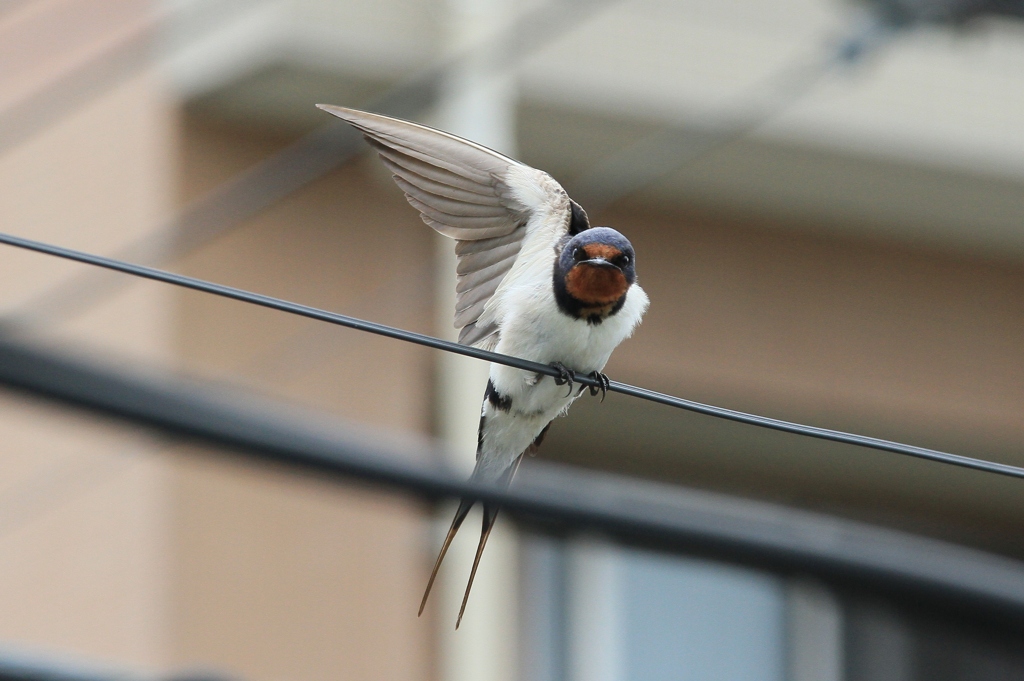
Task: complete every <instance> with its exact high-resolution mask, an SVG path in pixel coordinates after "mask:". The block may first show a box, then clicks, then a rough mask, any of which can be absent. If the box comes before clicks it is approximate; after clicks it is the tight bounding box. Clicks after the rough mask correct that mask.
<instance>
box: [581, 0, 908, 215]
mask: <svg viewBox="0 0 1024 681" xmlns="http://www.w3.org/2000/svg"><path fill="white" fill-rule="evenodd" d="M895 32H896V27H895V26H893V25H891V24H890V23H888V22H887V21H886V18H885V17H884V16H882V15H881V14H877V13H874V14H870V15H868V16H867V17H865V18H864V20H863V21H860V22H856V23H855V24H854V25H853V26H852V28H851V29H850V30H848V32H847V34H846V37H844V38H842V39H841V40H838V41H835V42H834V43H833V44H829V45H826V47H825V50H824V53H823V54H822V55H820V56H818V57H817V58H815V59H812V60H808V59H807V58H806V57H801V58H800V59H798V60H796V62H794V63H792V64H789V65H788V66H786V67H785V68H783V69H782V70H780V71H778V72H776V73H773V74H771V75H770V76H769V77H768V78H767V79H765V80H764V81H763V82H762V83H761V84H759V85H757V86H755V87H752V88H750V90H751V93H752V95H753V97H752V99H754V98H757V99H761V100H762V102H761V104H760V105H757V104H755V103H753V102H751V103H748V104H746V106H745V108H746V111H743V112H740V113H739V114H738V115H734V116H732V117H731V118H732V121H731V122H727V123H724V124H716V125H714V126H713V127H711V126H706V127H697V128H696V129H691V128H690V127H684V128H678V127H668V128H663V129H661V130H657V131H655V132H653V133H650V134H648V135H646V136H644V137H642V138H640V139H639V140H637V141H635V142H633V143H632V144H630V145H628V146H626V147H625V148H624V149H621V150H619V151H617V152H615V153H613V154H611V155H610V156H608V157H607V158H605V159H604V160H602V161H601V162H599V163H598V164H597V165H595V166H594V167H593V168H591V169H590V170H588V171H587V172H586V173H584V174H583V175H582V176H581V177H579V178H577V179H576V180H575V181H573V182H572V183H571V187H570V190H571V191H570V193H571V194H572V195H573V196H574V197H576V200H577V201H579V203H580V204H581V205H584V206H586V207H587V209H588V210H590V211H594V212H596V211H598V210H601V209H603V208H606V207H607V206H609V205H611V204H613V203H615V201H617V200H619V199H621V198H623V197H625V196H628V195H630V194H632V193H634V192H636V191H639V190H640V189H643V188H644V187H647V186H649V185H651V184H654V183H655V182H657V181H659V180H662V179H664V178H666V177H668V176H669V175H671V174H672V173H674V172H676V171H679V170H682V169H683V168H686V167H688V166H690V165H692V164H694V163H696V162H697V161H700V160H701V159H704V158H706V157H707V156H708V155H710V154H711V153H713V152H716V151H719V150H720V149H722V148H724V147H727V146H729V145H731V144H733V143H735V142H737V141H739V140H741V139H744V138H746V137H747V136H749V135H750V134H752V133H754V132H756V131H757V130H758V129H760V128H761V127H763V126H765V125H767V124H768V123H770V122H771V121H773V120H775V119H776V118H778V117H779V116H780V115H782V114H783V113H785V112H786V111H788V110H789V109H790V108H791V107H793V106H794V105H795V104H797V103H798V102H799V101H800V100H802V99H803V98H804V97H806V96H807V95H809V94H810V93H811V92H813V91H814V90H815V88H816V87H817V86H818V85H819V84H820V83H821V82H822V81H823V80H824V79H825V78H826V77H827V76H828V75H830V74H831V73H833V72H834V71H835V70H836V69H838V68H839V67H848V66H851V65H852V64H854V63H855V62H858V61H861V60H862V59H863V58H864V57H865V56H867V55H868V54H870V53H872V52H874V51H876V50H877V49H879V48H880V47H881V46H882V45H884V44H885V43H886V42H887V41H888V40H889V39H890V38H892V36H893V35H894V34H895ZM759 92H760V93H762V94H761V96H760V97H757V94H758V93H759Z"/></svg>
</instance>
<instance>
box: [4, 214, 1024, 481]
mask: <svg viewBox="0 0 1024 681" xmlns="http://www.w3.org/2000/svg"><path fill="white" fill-rule="evenodd" d="M0 243H3V244H7V245H8V246H14V247H17V248H23V249H26V250H30V251H35V252H37V253H43V254H46V255H51V256H54V257H58V258H64V259H66V260H74V261H76V262H80V263H85V264H87V265H94V266H96V267H103V268H106V269H109V270H114V271H117V272H122V273H124V274H130V275H132V276H136V277H142V278H144V279H151V280H153V281H160V282H163V283H166V284H172V285H174V286H180V287H182V288H188V289H192V290H194V291H201V292H203V293H209V294H212V295H216V296H221V297H224V298H230V299H232V300H238V301H241V302H245V303H251V304H253V305H259V306H261V307H266V308H270V309H272V310H279V311H281V312H287V313H289V314H294V315H298V316H301V317H307V318H309V319H316V320H319V321H323V322H328V323H331V324H337V325H338V326H344V327H348V328H350V329H356V330H358V331H365V332H367V333H373V334H377V335H379V336H386V337H388V338H394V339H396V340H401V341H405V342H407V343H415V344H417V345H423V346H426V347H429V348H434V349H435V350H443V351H445V352H452V353H455V354H459V355H465V356H466V357H473V358H475V359H481V360H484V361H487V362H493V363H496V364H504V365H505V366H510V367H513V368H515V369H521V370H523V371H529V372H532V373H536V374H541V375H544V376H551V377H558V376H560V375H561V372H560V371H559V370H558V369H555V368H554V367H552V366H549V365H546V364H539V363H537V362H531V361H529V360H525V359H520V358H518V357H511V356H509V355H502V354H499V353H496V352H490V351H488V350H481V349H480V348H474V347H470V346H467V345H460V344H458V343H454V342H451V341H445V340H441V339H440V338H434V337H433V336H428V335H425V334H421V333H416V332H414V331H406V330H404V329H398V328H395V327H393V326H386V325H384V324H378V323H376V322H370V321H366V320H363V319H358V318H356V317H349V316H347V315H342V314H338V313H335V312H329V311H327V310H322V309H319V308H315V307H311V306H308V305H301V304H299V303H293V302H290V301H287V300H282V299H280V298H274V297H272V296H266V295H263V294H260V293H253V292H251V291H246V290H244V289H239V288H234V287H232V286H224V285H222V284H215V283H213V282H209V281H205V280H203V279H197V278H195V277H188V276H185V275H182V274H175V273H173V272H167V271H165V270H160V269H156V268H153V267H146V266H144V265H136V264H133V263H128V262H124V261H122V260H116V259H114V258H106V257H103V256H99V255H93V254H91V253H84V252H82V251H76V250H72V249H69V248H63V247H60V246H54V245H52V244H47V243H43V242H41V241H35V240H33V239H25V238H22V237H16V236H13V235H10V234H3V233H0ZM575 380H576V381H577V382H578V383H581V384H583V385H585V386H591V387H595V388H597V387H600V385H601V384H600V382H599V381H597V380H594V379H593V378H590V377H588V376H583V375H581V376H578V377H576V379H575ZM608 389H609V390H611V391H612V392H617V393H621V394H623V395H629V396H631V397H637V398H640V399H643V400H648V401H650V402H656V403H658V404H663V405H666V406H669V407H675V408H677V409H685V410H687V411H691V412H695V413H698V414H704V415H706V416H714V417H716V418H721V419H726V420H729V421H735V422H737V423H745V424H748V425H751V426H757V427H759V428H768V429H771V430H778V431H782V432H786V433H793V434H795V435H803V436H806V437H813V438H818V439H821V440H829V441H832V442H841V443H845V444H851V445H857V446H860V447H868V448H871V449H878V450H882V451H887V452H893V453H895V454H902V455H905V456H913V457H916V458H919V459H927V460H929V461H936V462H939V463H945V464H950V465H953V466H961V467H964V468H973V469H975V470H980V471H986V472H989V473H997V474H999V475H1007V476H1011V477H1016V478H1024V468H1020V467H1018V466H1011V465H1009V464H1003V463H997V462H994V461H986V460H983V459H976V458H973V457H969V456H961V455H959V454H951V453H948V452H941V451H938V450H935V449H928V448H925V447H917V446H914V445H907V444H902V443H899V442H892V441H890V440H883V439H881V438H875V437H869V436H866V435H857V434H854V433H845V432H842V431H838V430H831V429H828V428H819V427H817V426H806V425H802V424H799V423H792V422H790V421H783V420H780V419H774V418H770V417H767V416H758V415H757V414H748V413H746V412H741V411H735V410H733V409H725V408H722V407H715V406H712V405H709V404H703V403H701V402H695V401H693V400H687V399H683V398H681V397H675V396H672V395H666V394H664V393H659V392H656V391H654V390H648V389H646V388H640V387H637V386H634V385H629V384H626V383H620V382H618V381H611V383H610V385H609V386H608Z"/></svg>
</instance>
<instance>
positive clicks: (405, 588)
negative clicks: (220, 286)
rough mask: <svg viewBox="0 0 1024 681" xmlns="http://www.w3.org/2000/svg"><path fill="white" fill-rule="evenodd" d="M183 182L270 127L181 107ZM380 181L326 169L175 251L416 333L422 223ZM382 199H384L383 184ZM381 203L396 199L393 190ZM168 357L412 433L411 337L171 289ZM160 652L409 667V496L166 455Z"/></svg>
mask: <svg viewBox="0 0 1024 681" xmlns="http://www.w3.org/2000/svg"><path fill="white" fill-rule="evenodd" d="M183 140H184V146H183V151H182V157H181V177H182V180H183V193H184V195H185V196H186V197H189V196H195V195H197V194H201V193H202V192H203V190H204V189H207V188H210V187H212V186H213V185H215V184H216V183H218V182H219V181H221V180H224V179H227V178H228V177H230V175H231V174H232V173H234V172H237V171H239V170H241V169H243V168H244V167H246V166H247V165H248V164H250V163H253V162H255V161H256V160H258V159H259V158H262V157H263V156H264V155H266V154H269V153H271V152H272V151H274V150H276V149H277V148H278V146H279V145H280V144H281V143H282V141H281V140H277V139H275V138H273V137H267V136H266V135H264V134H261V133H258V132H254V131H253V130H245V129H237V128H232V127H228V126H223V125H218V124H216V123H212V122H210V121H207V120H203V119H201V118H197V117H186V118H185V128H184V133H183ZM382 186H383V185H382V183H381V181H380V178H375V177H373V176H368V175H367V174H366V172H365V168H364V166H363V165H359V164H357V165H356V166H354V167H349V168H346V169H344V170H341V171H338V172H336V173H333V174H332V175H330V176H328V177H326V178H325V179H323V180H321V181H319V182H317V183H315V184H314V185H312V186H311V187H309V188H307V189H306V190H303V191H301V192H299V193H297V194H296V195H295V196H293V197H291V198H289V199H287V200H285V201H283V202H281V203H280V204H278V205H276V206H274V207H273V208H272V209H270V210H268V211H266V212H265V213H263V214H261V215H260V216H258V217H256V218H255V219H253V220H252V221H250V222H249V223H247V224H245V225H243V226H241V227H240V228H239V229H236V230H233V231H231V232H230V233H228V234H226V235H224V236H223V237H221V238H219V239H217V240H216V241H215V242H214V243H212V244H210V245H208V246H207V247H205V248H203V249H201V250H200V251H199V252H197V253H196V254H194V255H193V256H191V257H189V258H187V260H186V262H185V263H184V269H185V271H187V272H188V273H190V274H194V275H197V276H201V277H204V278H208V279H212V280H214V281H218V282H222V283H227V284H231V285H234V286H240V287H242V288H246V289H250V290H255V291H260V292H263V293H268V294H271V295H276V296H281V297H283V298H287V299H289V300H294V301H300V302H303V303H306V304H309V305H314V306H317V307H322V308H326V309H330V310H336V311H339V312H344V313H346V314H352V315H356V316H360V317H366V318H371V319H374V320H377V321H382V322H384V323H388V324H394V325H396V326H401V327H403V328H412V329H417V330H421V331H427V330H429V325H430V323H431V320H432V311H431V295H432V292H431V287H430V279H429V278H430V273H431V264H430V257H431V253H432V250H431V249H432V242H431V240H430V234H429V232H428V231H427V230H426V229H425V228H424V227H423V226H422V223H419V225H418V226H417V224H415V223H418V219H417V218H416V216H415V215H414V214H412V212H411V211H408V210H405V208H404V207H403V205H402V204H404V202H402V201H401V199H400V198H398V197H395V196H392V197H391V199H392V200H391V201H390V202H388V201H387V200H386V199H385V200H384V202H383V204H382V203H381V200H380V199H381V196H382V191H381V187H382ZM385 196H386V195H385ZM395 199H397V200H395ZM178 320H179V325H178V327H177V338H178V341H177V345H178V348H179V352H180V356H181V358H182V361H184V362H185V363H186V365H187V366H189V367H190V368H191V369H192V370H194V371H198V372H201V373H203V374H204V375H207V376H213V377H224V378H230V379H231V380H232V381H234V382H236V383H238V382H242V383H245V384H247V385H248V386H249V387H251V388H255V389H257V390H259V391H263V392H265V393H270V394H273V395H275V396H277V397H281V398H285V399H288V400H291V401H294V402H296V403H297V404H301V405H306V406H309V407H311V408H313V409H316V410H318V411H321V412H328V413H334V414H337V415H338V416H339V418H342V419H346V420H351V421H355V422H359V423H362V424H366V425H372V426H377V427H382V428H387V429H399V430H404V431H419V432H426V431H427V430H428V429H429V424H430V420H431V414H430V405H429V403H428V401H427V395H429V394H430V390H429V381H430V371H431V363H430V356H429V354H428V353H427V352H425V351H424V350H423V349H421V348H417V347H413V346H410V345H408V344H403V343H398V342H395V341H389V340H386V339H381V338H378V337H375V336H370V335H368V334H361V333H358V332H355V331H351V330H347V329H341V328H337V327H332V326H329V325H325V324H320V323H317V322H313V321H310V320H302V319H297V318H295V317H292V316H289V315H285V314H281V313H277V312H272V311H268V310H261V309H259V308H254V307H253V306H248V305H242V304H239V303H235V302H231V301H225V300H222V299H216V298H213V297H211V296H204V295H195V294H192V293H181V294H179V295H178ZM176 471H177V475H176V485H175V508H176V511H175V513H176V515H175V517H176V522H175V531H174V537H175V539H174V546H175V550H174V555H175V568H174V569H175V576H174V581H173V592H172V593H173V596H172V598H171V601H172V604H173V610H174V617H173V620H172V622H173V641H174V644H173V645H174V652H173V658H174V659H175V661H176V662H177V663H178V664H183V665H186V666H189V665H195V664H204V665H213V666H214V667H216V668H219V669H226V670H228V671H229V672H232V673H236V674H238V675H240V676H243V677H244V678H246V679H252V680H253V681H260V680H265V681H276V680H279V679H284V678H296V679H304V680H309V681H316V680H317V679H323V680H325V681H326V680H327V679H423V678H426V677H428V676H429V675H430V670H431V669H432V664H433V662H432V661H431V655H430V646H429V642H430V620H429V618H424V619H417V618H416V616H415V607H416V605H417V604H418V602H419V600H418V599H419V595H420V590H421V589H422V586H423V583H424V580H425V579H426V573H425V571H426V569H427V567H428V565H427V562H428V561H429V560H430V557H429V556H428V553H429V552H430V550H431V548H430V546H429V545H428V540H429V538H430V536H429V534H428V532H427V530H428V526H427V524H425V523H424V522H423V513H424V510H425V509H424V508H422V507H420V506H419V505H418V504H415V503H411V502H410V501H408V500H403V499H397V498H393V497H390V496H387V495H380V494H378V493H375V492H373V491H363V490H360V489H358V488H351V489H349V488H342V489H339V488H337V487H335V486H331V485H327V484H322V483H316V482H312V481H309V480H304V479H293V478H290V477H289V476H287V475H283V474H270V473H265V472H258V471H253V470H250V469H247V468H245V467H244V466H240V465H231V464H227V463H220V462H214V461H210V460H206V459H193V458H185V459H183V460H182V461H181V462H180V463H179V464H178V465H177V467H176Z"/></svg>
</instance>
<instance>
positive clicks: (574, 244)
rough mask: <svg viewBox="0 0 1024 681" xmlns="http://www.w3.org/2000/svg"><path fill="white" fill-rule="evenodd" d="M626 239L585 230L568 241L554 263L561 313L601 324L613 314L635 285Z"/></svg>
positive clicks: (607, 231) (602, 229)
mask: <svg viewBox="0 0 1024 681" xmlns="http://www.w3.org/2000/svg"><path fill="white" fill-rule="evenodd" d="M635 260H636V256H635V254H634V252H633V246H632V244H630V243H629V239H627V238H626V237H624V236H622V235H621V234H619V233H618V232H616V231H615V230H614V229H611V228H610V227H594V228H592V229H587V230H584V231H582V232H580V233H579V234H577V235H576V236H574V237H572V238H571V239H569V240H568V241H567V242H566V243H565V246H564V247H563V248H562V251H561V253H560V254H559V256H558V259H557V261H556V262H555V282H554V283H555V297H556V299H557V300H558V304H559V307H560V308H561V309H562V311H563V312H565V313H566V314H569V315H571V316H573V317H577V318H580V319H586V320H587V321H589V322H591V323H600V322H601V321H602V320H603V319H604V318H605V317H608V316H609V315H612V314H615V313H616V312H618V310H619V308H621V307H622V304H623V303H624V302H625V300H626V292H627V291H629V287H630V286H632V285H633V283H634V282H635V281H636V262H635Z"/></svg>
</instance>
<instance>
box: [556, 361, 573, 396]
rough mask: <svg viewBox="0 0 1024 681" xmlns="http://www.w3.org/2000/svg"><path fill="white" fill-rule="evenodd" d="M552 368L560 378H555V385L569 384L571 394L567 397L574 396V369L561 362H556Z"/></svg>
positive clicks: (568, 393) (567, 394)
mask: <svg viewBox="0 0 1024 681" xmlns="http://www.w3.org/2000/svg"><path fill="white" fill-rule="evenodd" d="M551 368H552V369H554V370H555V371H557V372H558V376H554V377H553V378H554V381H555V385H565V384H566V383H568V384H569V392H567V393H566V394H565V396H566V397H568V396H569V395H572V387H573V384H574V383H575V382H576V374H575V372H573V370H572V369H570V368H568V367H567V366H565V365H564V364H562V363H561V362H555V363H554V364H552V365H551Z"/></svg>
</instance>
